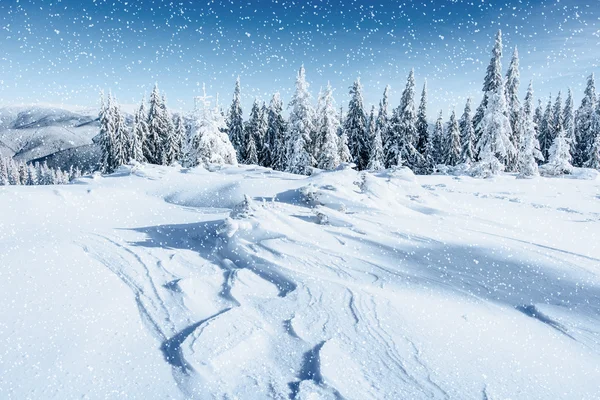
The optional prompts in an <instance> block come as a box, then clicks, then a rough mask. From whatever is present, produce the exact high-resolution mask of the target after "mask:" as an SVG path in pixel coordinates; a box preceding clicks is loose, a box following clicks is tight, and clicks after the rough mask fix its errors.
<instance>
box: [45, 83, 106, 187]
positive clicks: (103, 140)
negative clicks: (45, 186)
mask: <svg viewBox="0 0 600 400" xmlns="http://www.w3.org/2000/svg"><path fill="white" fill-rule="evenodd" d="M101 103H102V105H103V109H102V110H100V157H101V159H100V170H101V172H102V173H105V174H108V173H111V172H113V171H114V165H115V162H114V150H113V142H114V124H115V122H114V115H113V110H114V108H113V105H112V103H113V99H112V95H111V94H110V93H109V95H108V99H107V100H106V101H104V99H101ZM41 168H43V166H42V167H41ZM38 176H39V177H40V179H42V174H39V175H38Z"/></svg>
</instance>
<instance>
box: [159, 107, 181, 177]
mask: <svg viewBox="0 0 600 400" xmlns="http://www.w3.org/2000/svg"><path fill="white" fill-rule="evenodd" d="M162 106H163V110H162V112H163V118H164V120H165V133H164V135H163V162H164V164H165V165H171V164H173V163H174V162H177V161H178V160H179V154H180V153H181V147H180V146H181V145H180V143H179V141H178V137H177V133H176V132H175V123H174V121H173V116H172V115H171V112H170V111H169V109H168V108H167V100H166V99H165V97H164V96H163V97H162Z"/></svg>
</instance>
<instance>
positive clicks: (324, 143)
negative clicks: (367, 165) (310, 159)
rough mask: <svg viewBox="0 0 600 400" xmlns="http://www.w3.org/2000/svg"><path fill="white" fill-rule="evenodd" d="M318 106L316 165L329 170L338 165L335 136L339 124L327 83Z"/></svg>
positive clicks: (338, 158)
mask: <svg viewBox="0 0 600 400" xmlns="http://www.w3.org/2000/svg"><path fill="white" fill-rule="evenodd" d="M319 104H320V108H319V110H318V113H317V114H318V117H317V122H318V125H317V130H316V132H317V134H316V138H317V140H318V143H319V146H318V148H317V155H318V159H317V163H318V167H319V168H321V169H325V170H331V169H334V168H336V167H337V166H338V165H339V164H340V155H339V152H338V136H337V132H338V129H339V126H340V122H339V120H338V114H337V110H336V109H335V101H334V99H333V89H332V88H331V85H330V84H329V82H327V86H326V87H325V90H324V91H323V92H322V93H321V99H320V101H319Z"/></svg>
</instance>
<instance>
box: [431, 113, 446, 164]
mask: <svg viewBox="0 0 600 400" xmlns="http://www.w3.org/2000/svg"><path fill="white" fill-rule="evenodd" d="M443 121H444V120H443V113H442V110H440V113H439V115H438V118H437V120H436V121H435V125H434V127H433V132H432V134H431V140H430V142H431V147H432V150H430V153H431V154H432V158H433V160H434V162H435V164H443V163H444V161H445V160H444V154H445V150H444V124H443Z"/></svg>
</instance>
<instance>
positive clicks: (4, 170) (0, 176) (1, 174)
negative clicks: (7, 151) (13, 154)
mask: <svg viewBox="0 0 600 400" xmlns="http://www.w3.org/2000/svg"><path fill="white" fill-rule="evenodd" d="M9 184H10V183H9V182H8V165H7V163H6V159H5V158H4V157H2V156H0V186H6V185H9Z"/></svg>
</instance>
